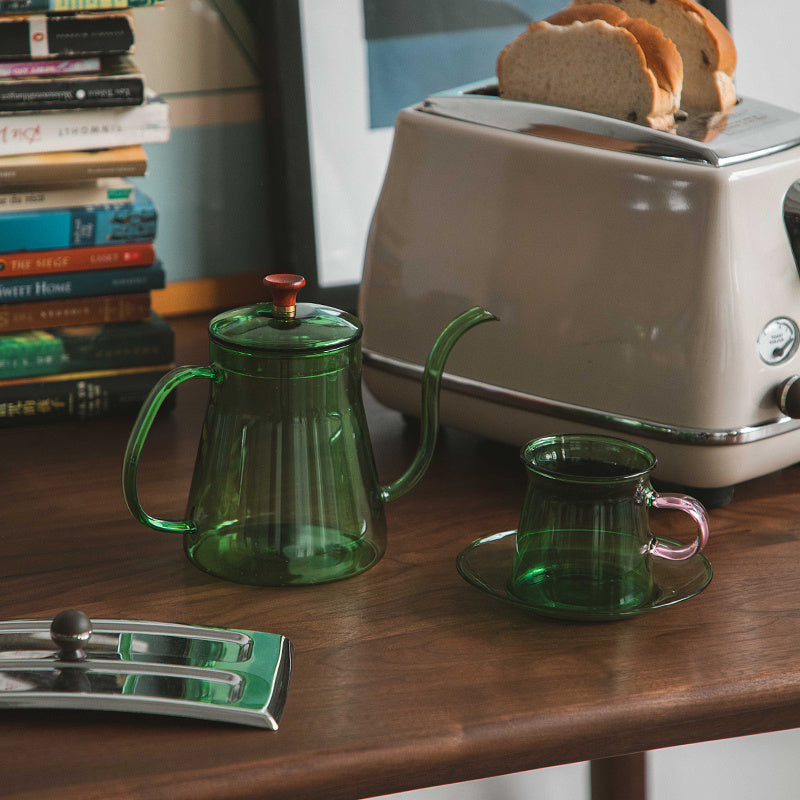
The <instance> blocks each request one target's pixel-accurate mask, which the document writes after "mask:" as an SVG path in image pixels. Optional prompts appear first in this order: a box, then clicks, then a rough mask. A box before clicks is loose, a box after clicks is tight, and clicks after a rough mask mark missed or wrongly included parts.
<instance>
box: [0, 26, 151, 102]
mask: <svg viewBox="0 0 800 800" xmlns="http://www.w3.org/2000/svg"><path fill="white" fill-rule="evenodd" d="M0 33H2V32H0ZM143 101H144V81H143V80H142V78H141V77H137V76H126V77H119V78H114V77H108V76H99V75H87V76H86V77H85V78H83V79H81V80H70V81H59V80H52V81H50V80H46V79H44V78H37V79H36V82H35V83H34V82H32V81H29V82H26V83H25V84H24V85H21V84H20V85H10V84H9V83H6V84H3V85H2V86H0V112H3V113H6V112H8V113H10V112H14V113H16V112H18V111H61V110H66V109H81V108H107V107H114V108H117V107H120V106H137V105H141V104H142V102H143Z"/></svg>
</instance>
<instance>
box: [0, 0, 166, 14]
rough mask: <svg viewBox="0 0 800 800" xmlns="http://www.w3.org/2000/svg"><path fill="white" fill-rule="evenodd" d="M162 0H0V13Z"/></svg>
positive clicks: (110, 6)
mask: <svg viewBox="0 0 800 800" xmlns="http://www.w3.org/2000/svg"><path fill="white" fill-rule="evenodd" d="M163 1H164V0H0V14H35V13H48V12H51V11H120V10H122V9H126V8H140V7H141V6H154V5H158V4H159V3H162V2H163Z"/></svg>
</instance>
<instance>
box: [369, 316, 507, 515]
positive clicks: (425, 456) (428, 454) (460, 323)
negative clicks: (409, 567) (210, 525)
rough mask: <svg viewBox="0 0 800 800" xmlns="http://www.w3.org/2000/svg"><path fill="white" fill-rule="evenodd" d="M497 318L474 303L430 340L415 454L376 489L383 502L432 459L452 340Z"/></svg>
mask: <svg viewBox="0 0 800 800" xmlns="http://www.w3.org/2000/svg"><path fill="white" fill-rule="evenodd" d="M492 320H497V317H495V315H494V314H492V313H490V312H489V311H487V310H486V309H484V308H481V307H480V306H475V307H474V308H470V309H469V310H467V311H465V312H464V313H463V314H459V315H458V316H457V317H456V318H455V319H454V320H453V321H452V322H451V323H450V324H449V325H448V326H447V327H446V328H445V329H444V330H443V331H442V332H441V333H440V334H439V337H438V338H437V339H436V342H434V345H433V347H432V348H431V351H430V353H429V354H428V360H427V361H426V362H425V371H424V372H423V375H422V400H421V418H420V424H421V430H420V442H419V448H418V449H417V454H416V456H414V460H413V461H412V462H411V466H410V467H409V468H408V469H407V470H406V472H405V473H403V475H401V476H400V477H399V478H398V479H397V480H396V481H394V482H393V483H390V484H389V485H388V486H382V487H381V489H380V492H381V499H382V500H383V501H384V503H389V502H391V501H392V500H396V499H397V498H398V497H401V496H402V495H404V494H405V493H406V492H408V491H410V490H411V489H413V488H414V486H416V485H417V483H418V482H419V481H420V479H421V478H422V476H423V475H424V474H425V472H426V470H427V469H428V466H429V465H430V463H431V459H432V458H433V451H434V448H435V447H436V437H437V435H438V432H439V390H440V388H441V385H442V374H443V373H444V365H445V363H446V361H447V357H448V356H449V355H450V351H451V350H452V349H453V347H454V346H455V344H456V342H457V341H458V340H459V339H460V338H461V337H462V336H463V335H464V334H465V333H466V332H467V331H468V330H469V329H470V328H474V327H475V326H476V325H479V324H480V323H482V322H490V321H492Z"/></svg>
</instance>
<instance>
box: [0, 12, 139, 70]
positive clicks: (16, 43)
mask: <svg viewBox="0 0 800 800" xmlns="http://www.w3.org/2000/svg"><path fill="white" fill-rule="evenodd" d="M130 13H131V12H129V11H123V12H116V13H111V14H68V15H63V16H62V15H52V14H29V15H26V16H18V17H2V16H0V57H2V58H32V59H38V58H53V57H54V56H60V57H70V56H85V55H100V54H104V53H128V52H130V51H131V48H132V47H133V22H132V18H131V16H130Z"/></svg>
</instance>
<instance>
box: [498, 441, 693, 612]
mask: <svg viewBox="0 0 800 800" xmlns="http://www.w3.org/2000/svg"><path fill="white" fill-rule="evenodd" d="M521 456H522V461H523V463H524V464H525V467H526V469H527V472H528V490H527V493H526V497H525V502H524V506H523V509H522V514H521V516H520V521H519V526H518V528H517V537H516V550H515V554H514V562H513V569H512V577H511V582H510V586H509V591H510V593H511V594H512V595H513V596H514V597H515V598H517V599H518V600H520V601H522V602H525V603H527V604H530V605H532V606H536V607H539V608H542V609H552V610H554V611H560V612H567V613H570V612H571V613H575V614H578V615H579V614H581V613H596V612H607V613H609V614H614V613H623V612H626V611H631V610H633V609H637V608H642V607H644V606H647V605H648V604H650V603H652V602H654V601H655V599H656V595H657V591H658V587H657V586H656V585H655V583H654V581H653V570H652V564H653V559H654V558H665V559H669V560H671V561H675V560H683V559H687V558H691V557H692V556H694V555H695V554H696V553H698V552H699V551H700V550H702V548H703V547H704V546H705V544H706V541H707V540H708V515H707V513H706V511H705V509H704V508H703V506H702V504H701V503H700V502H698V501H697V500H695V499H694V498H692V497H688V496H686V495H681V494H661V493H658V492H656V491H655V490H654V489H653V487H652V485H651V484H650V475H651V473H652V471H653V469H654V467H655V466H656V459H655V457H654V456H653V454H652V453H651V452H650V451H649V450H647V449H646V448H644V447H641V446H640V445H637V444H634V443H632V442H627V441H624V440H621V439H616V438H613V437H609V436H597V435H592V434H564V435H558V436H548V437H545V438H542V439H537V440H535V441H532V442H529V443H528V444H527V445H525V446H524V447H523V449H522V453H521ZM650 508H666V509H677V510H680V511H684V512H685V513H687V514H689V515H690V516H691V517H692V518H693V519H694V521H695V523H696V526H697V535H696V537H695V539H694V541H692V542H691V543H690V544H687V545H681V544H675V543H673V542H669V541H666V540H661V539H658V538H657V537H656V536H655V535H654V534H653V533H652V532H651V530H650V525H649V509H650Z"/></svg>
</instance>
